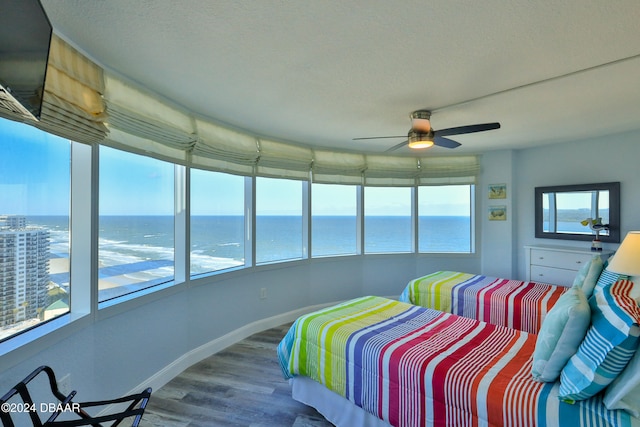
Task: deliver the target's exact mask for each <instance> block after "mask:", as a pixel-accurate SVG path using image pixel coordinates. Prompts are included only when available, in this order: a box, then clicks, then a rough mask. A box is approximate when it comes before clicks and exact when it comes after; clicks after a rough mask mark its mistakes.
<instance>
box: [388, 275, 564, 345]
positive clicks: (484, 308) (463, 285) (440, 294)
mask: <svg viewBox="0 0 640 427" xmlns="http://www.w3.org/2000/svg"><path fill="white" fill-rule="evenodd" d="M566 289H567V288H565V287H563V286H556V285H548V284H544V283H536V282H523V281H520V280H509V279H499V278H496V277H488V276H482V275H475V274H469V273H460V272H456V271H438V272H435V273H432V274H429V275H427V276H424V277H420V278H418V279H414V280H412V281H411V282H409V284H408V285H407V286H406V287H405V289H404V291H403V292H402V295H401V296H400V301H405V302H408V303H411V304H415V305H419V306H421V307H427V308H435V309H436V310H440V311H445V312H447V313H454V314H457V315H460V316H465V317H469V318H471V319H476V320H482V321H484V322H487V323H492V324H494V325H502V326H507V327H509V328H515V329H519V330H521V331H525V332H530V333H534V334H537V333H538V331H539V330H540V325H541V324H542V319H544V316H545V315H546V314H547V312H548V311H549V310H550V309H551V307H553V305H554V304H555V303H556V301H557V300H558V298H560V295H562V293H563V292H564V291H565V290H566Z"/></svg>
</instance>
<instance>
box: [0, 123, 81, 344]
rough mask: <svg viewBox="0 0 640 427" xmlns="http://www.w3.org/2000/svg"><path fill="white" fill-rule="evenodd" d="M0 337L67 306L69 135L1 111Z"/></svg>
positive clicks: (32, 324) (68, 290)
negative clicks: (6, 117) (4, 116)
mask: <svg viewBox="0 0 640 427" xmlns="http://www.w3.org/2000/svg"><path fill="white" fill-rule="evenodd" d="M0 135H1V137H0V153H2V154H0V340H2V339H4V338H7V337H9V336H11V335H13V334H16V333H19V332H21V331H24V330H26V329H29V328H31V327H33V326H36V325H38V324H39V323H40V322H42V321H45V320H48V319H51V318H54V317H56V316H59V315H61V314H65V313H68V312H69V303H70V291H71V289H70V278H69V204H70V199H69V196H70V182H71V181H70V157H71V144H70V142H69V141H68V140H65V139H62V138H59V137H57V136H53V135H49V134H47V133H45V132H42V131H40V130H38V129H36V128H34V127H31V126H27V125H25V124H22V123H16V122H11V121H8V120H4V119H0Z"/></svg>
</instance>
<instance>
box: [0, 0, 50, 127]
mask: <svg viewBox="0 0 640 427" xmlns="http://www.w3.org/2000/svg"><path fill="white" fill-rule="evenodd" d="M51 31H52V29H51V23H50V22H49V19H48V18H47V15H46V13H45V11H44V9H43V8H42V5H41V4H40V2H39V1H38V0H9V1H3V2H2V6H0V110H5V111H6V110H9V113H10V114H13V115H19V116H22V117H25V118H30V119H39V118H40V112H41V109H42V94H43V92H44V82H45V77H46V73H47V59H48V57H49V46H50V43H51Z"/></svg>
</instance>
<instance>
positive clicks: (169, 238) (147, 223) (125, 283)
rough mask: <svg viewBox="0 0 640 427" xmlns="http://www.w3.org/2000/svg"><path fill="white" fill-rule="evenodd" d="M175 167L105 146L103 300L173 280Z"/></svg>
mask: <svg viewBox="0 0 640 427" xmlns="http://www.w3.org/2000/svg"><path fill="white" fill-rule="evenodd" d="M174 176H175V174H174V166H173V164H171V163H167V162H163V161H160V160H156V159H152V158H150V157H144V156H139V155H135V154H130V153H127V152H124V151H119V150H115V149H112V148H109V147H100V178H99V179H100V190H99V193H100V197H99V200H100V202H99V203H100V208H99V215H100V224H99V228H100V231H99V242H98V262H99V270H98V289H99V295H98V300H99V302H104V301H107V300H110V299H113V298H116V297H119V296H122V295H126V294H129V293H132V292H135V291H138V290H141V289H146V288H149V287H151V286H154V285H157V284H160V283H165V282H169V281H171V280H173V279H174Z"/></svg>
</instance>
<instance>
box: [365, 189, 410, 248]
mask: <svg viewBox="0 0 640 427" xmlns="http://www.w3.org/2000/svg"><path fill="white" fill-rule="evenodd" d="M411 200H412V188H411V187H365V189H364V250H365V253H393V252H412V251H413V249H412V241H413V239H412V237H413V232H412V230H413V228H412V224H411V211H412V210H411V203H412V202H411Z"/></svg>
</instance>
